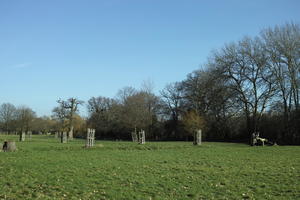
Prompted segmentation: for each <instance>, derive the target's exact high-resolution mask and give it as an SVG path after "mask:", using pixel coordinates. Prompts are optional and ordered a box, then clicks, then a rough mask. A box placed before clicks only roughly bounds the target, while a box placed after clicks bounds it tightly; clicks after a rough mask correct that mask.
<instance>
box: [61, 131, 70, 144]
mask: <svg viewBox="0 0 300 200" xmlns="http://www.w3.org/2000/svg"><path fill="white" fill-rule="evenodd" d="M67 141H68V136H67V132H62V133H61V143H67Z"/></svg>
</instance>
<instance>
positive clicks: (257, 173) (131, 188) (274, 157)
mask: <svg viewBox="0 0 300 200" xmlns="http://www.w3.org/2000/svg"><path fill="white" fill-rule="evenodd" d="M7 137H8V136H5V135H1V136H0V141H1V144H3V141H4V140H5V139H7ZM9 137H10V139H13V140H15V141H17V137H14V136H9ZM83 146H84V140H74V141H72V142H69V143H68V144H61V143H59V141H58V139H54V138H52V137H50V136H33V138H32V140H31V141H25V142H17V147H18V151H17V152H10V153H8V152H1V153H0V199H300V146H272V147H249V146H247V145H244V144H233V143H209V142H206V143H203V145H202V146H193V145H192V143H191V142H149V143H146V144H145V145H138V144H134V143H131V142H110V141H96V147H94V148H92V149H85V148H83Z"/></svg>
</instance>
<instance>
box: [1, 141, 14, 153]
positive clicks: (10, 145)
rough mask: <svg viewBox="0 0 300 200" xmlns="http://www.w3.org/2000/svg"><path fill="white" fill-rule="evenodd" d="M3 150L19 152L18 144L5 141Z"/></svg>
mask: <svg viewBox="0 0 300 200" xmlns="http://www.w3.org/2000/svg"><path fill="white" fill-rule="evenodd" d="M2 150H3V151H4V152H12V151H16V150H17V147H16V143H15V142H13V141H5V142H4V144H3V147H2Z"/></svg>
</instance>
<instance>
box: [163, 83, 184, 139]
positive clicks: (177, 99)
mask: <svg viewBox="0 0 300 200" xmlns="http://www.w3.org/2000/svg"><path fill="white" fill-rule="evenodd" d="M160 95H161V98H162V102H163V103H162V109H163V112H164V113H165V114H166V115H168V116H171V120H172V122H173V123H172V124H173V128H174V129H173V131H174V133H175V134H177V130H178V121H179V116H180V114H181V111H182V109H183V108H182V106H183V105H182V104H183V94H182V84H181V83H180V82H175V83H171V84H168V85H167V86H166V87H165V88H164V89H163V90H162V91H160Z"/></svg>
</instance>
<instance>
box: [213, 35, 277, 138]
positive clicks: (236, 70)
mask: <svg viewBox="0 0 300 200" xmlns="http://www.w3.org/2000/svg"><path fill="white" fill-rule="evenodd" d="M214 59H215V60H214V61H215V63H216V64H217V65H218V66H219V68H220V69H222V70H223V73H224V75H225V76H226V77H227V80H228V87H229V88H230V89H232V90H233V91H235V92H236V93H237V100H238V102H237V103H241V106H242V108H243V111H244V114H245V116H246V122H247V130H248V135H249V137H251V134H252V133H253V132H256V131H258V130H259V122H260V119H261V116H262V114H263V112H264V111H265V109H266V107H267V106H268V103H270V99H271V97H272V96H273V95H274V92H275V85H274V84H273V80H272V78H273V76H272V75H273V74H272V71H270V68H269V66H268V60H267V55H266V52H265V51H264V49H263V46H262V44H261V41H260V40H259V39H258V38H256V39H254V40H253V39H250V38H244V39H243V40H241V41H240V42H238V43H237V44H231V45H227V46H226V47H225V48H223V49H222V50H221V51H220V52H218V53H216V54H215V58H214ZM250 141H252V140H250Z"/></svg>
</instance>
